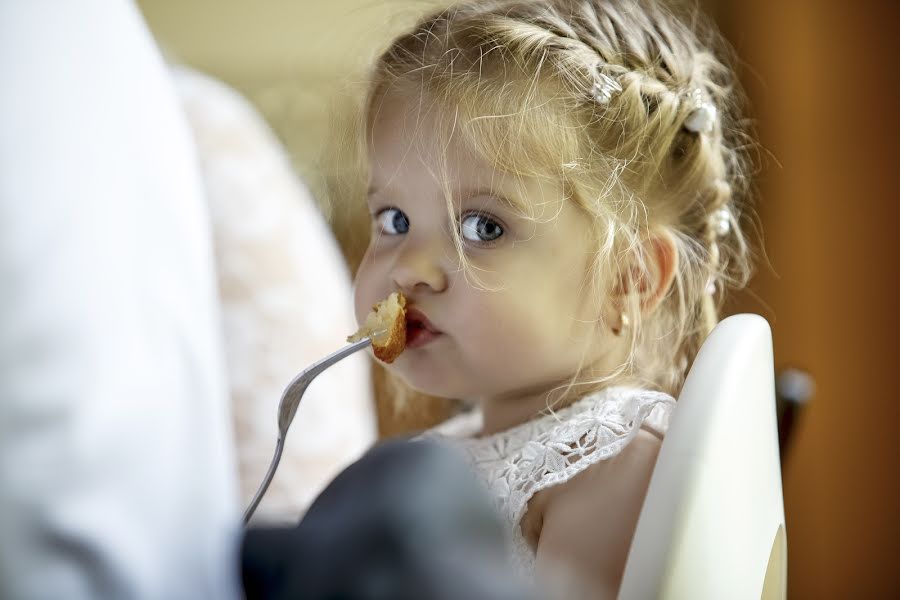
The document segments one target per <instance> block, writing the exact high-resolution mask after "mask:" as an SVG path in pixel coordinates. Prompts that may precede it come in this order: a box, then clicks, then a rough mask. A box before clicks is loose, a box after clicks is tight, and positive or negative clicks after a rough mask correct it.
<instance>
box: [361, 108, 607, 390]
mask: <svg viewBox="0 0 900 600" xmlns="http://www.w3.org/2000/svg"><path fill="white" fill-rule="evenodd" d="M417 106H418V104H417V102H415V101H404V100H402V99H398V98H396V97H394V98H386V99H385V101H384V103H383V104H382V105H381V106H380V108H379V109H378V112H377V115H376V116H375V118H374V122H373V129H372V138H371V144H370V147H369V152H370V161H371V179H370V182H369V184H370V185H369V195H368V205H369V211H370V213H371V215H372V217H371V222H372V237H371V241H370V243H369V247H368V250H367V251H366V254H365V257H364V258H363V261H362V264H361V266H360V268H359V271H358V273H357V277H356V288H355V304H356V317H357V319H358V320H359V321H360V322H362V321H363V320H364V318H365V316H366V314H367V313H368V311H369V310H371V308H372V305H373V304H375V303H376V302H378V301H380V300H382V299H383V298H385V297H386V296H388V295H389V294H390V293H391V292H393V291H396V290H400V291H402V292H403V293H404V294H405V295H406V297H407V300H408V302H409V304H408V309H409V314H408V328H409V333H408V346H407V349H406V350H405V351H404V352H403V353H402V354H401V355H400V357H399V358H398V359H397V360H396V361H395V362H394V363H393V364H392V365H391V366H390V367H389V368H391V369H392V370H393V371H394V372H395V373H396V374H398V375H399V376H400V377H401V378H402V379H404V380H405V381H406V382H407V383H408V384H409V385H410V386H412V387H413V388H414V389H417V390H419V391H421V392H425V393H427V394H431V395H435V396H442V397H449V398H465V399H490V398H493V399H502V398H515V397H516V396H517V395H525V394H529V395H533V394H535V393H541V392H542V391H549V390H550V389H552V388H554V387H556V386H557V385H559V384H561V383H566V382H567V381H568V380H569V378H570V377H571V376H572V375H573V374H574V373H575V372H576V371H577V370H578V368H579V366H580V365H581V364H582V362H583V361H584V365H585V366H589V365H591V364H594V363H596V362H597V361H598V360H602V358H603V352H602V350H600V348H601V347H602V346H603V344H602V343H598V338H599V337H600V336H603V335H604V333H603V330H602V328H601V327H600V325H599V324H598V319H599V318H600V317H601V311H603V302H602V301H601V300H600V299H599V298H597V293H596V292H595V291H594V290H593V289H592V288H591V286H590V278H589V270H590V265H591V262H592V259H593V256H594V250H595V249H594V245H593V244H592V242H591V236H590V228H589V223H588V220H587V218H586V216H585V215H584V213H583V212H582V210H581V209H580V208H578V207H577V206H576V205H575V204H574V203H573V202H571V201H566V200H565V199H564V191H563V188H562V186H561V185H558V184H556V183H553V182H549V181H544V180H538V179H528V178H525V179H523V178H520V177H511V176H509V175H505V174H503V173H500V172H497V171H496V170H495V169H494V168H492V166H491V165H489V164H487V163H486V162H483V161H481V160H479V159H478V158H477V157H476V155H475V154H473V153H472V152H471V151H469V150H467V149H466V148H464V147H462V145H461V144H459V143H454V142H451V144H450V145H449V146H448V147H447V148H445V149H442V148H441V147H440V143H439V141H438V139H437V136H436V135H435V134H434V133H433V132H435V131H436V130H437V123H436V121H435V120H434V119H433V118H428V117H420V116H419V115H417V114H416V111H417ZM442 152H444V156H445V157H446V158H445V164H444V168H445V169H446V171H445V173H446V176H447V177H448V181H449V184H450V191H451V192H452V206H453V210H452V213H453V214H452V217H451V215H450V214H448V209H447V203H446V200H445V193H444V185H442V181H443V176H442V165H441V161H440V160H439V157H440V156H441V153H442ZM504 198H509V199H515V201H516V202H519V203H525V204H526V205H527V206H530V207H532V209H533V210H531V211H529V212H531V213H533V217H534V218H527V217H525V216H523V215H522V214H521V211H519V210H516V209H514V208H512V206H511V205H510V202H509V201H506V200H504ZM451 228H456V229H457V231H458V232H459V234H460V239H461V240H462V251H463V253H464V255H465V257H466V259H467V261H468V267H467V269H465V268H463V264H462V263H461V261H460V258H459V254H458V250H457V247H456V245H455V243H454V238H453V236H452V234H451ZM423 323H424V324H425V327H424V328H423V326H422V325H423Z"/></svg>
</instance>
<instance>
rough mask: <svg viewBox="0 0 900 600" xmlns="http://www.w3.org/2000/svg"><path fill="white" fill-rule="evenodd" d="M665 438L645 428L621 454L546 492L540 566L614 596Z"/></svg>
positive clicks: (595, 593)
mask: <svg viewBox="0 0 900 600" xmlns="http://www.w3.org/2000/svg"><path fill="white" fill-rule="evenodd" d="M661 444H662V441H661V440H660V438H659V437H657V436H656V435H655V434H653V433H651V432H649V431H646V430H643V429H642V430H641V431H640V432H639V433H638V435H637V436H636V437H635V439H634V440H632V441H631V443H629V444H628V446H626V447H625V448H624V449H623V450H622V452H620V453H619V454H618V455H616V456H614V457H612V458H610V459H608V460H604V461H600V462H598V463H596V464H593V465H591V466H590V467H588V468H587V469H585V470H584V471H583V472H582V473H580V474H579V475H577V476H575V477H574V478H572V479H571V480H570V481H568V482H566V483H564V484H561V485H559V486H557V487H555V488H552V489H551V490H546V491H547V492H551V493H549V494H546V496H545V498H543V503H542V504H543V506H542V509H543V510H542V517H543V518H542V524H541V530H540V533H539V536H538V543H537V568H538V570H539V571H541V572H544V573H548V572H549V573H553V572H555V573H556V574H558V573H559V571H560V570H564V571H565V572H566V573H567V576H571V577H574V578H576V579H578V580H579V581H580V582H581V583H582V584H583V585H585V586H587V587H586V589H587V590H589V592H588V593H587V594H586V595H585V597H590V598H606V597H609V598H614V597H615V595H616V593H617V591H618V587H619V583H620V582H621V578H622V573H623V571H624V569H625V561H626V559H627V557H628V549H629V547H630V545H631V539H632V537H633V536H634V529H635V527H636V526H637V520H638V516H639V515H640V511H641V506H642V505H643V501H644V497H645V496H646V493H647V486H648V485H649V483H650V476H651V474H652V473H653V467H654V466H655V464H656V458H657V456H658V454H659V448H660V445H661Z"/></svg>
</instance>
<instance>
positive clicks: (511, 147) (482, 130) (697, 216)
mask: <svg viewBox="0 0 900 600" xmlns="http://www.w3.org/2000/svg"><path fill="white" fill-rule="evenodd" d="M702 23H703V21H702V20H701V19H699V17H698V15H696V14H687V16H680V15H678V14H676V13H675V12H674V11H673V10H672V9H671V8H669V7H666V6H663V5H662V4H660V3H659V2H656V1H653V0H612V1H610V0H604V1H602V2H601V1H598V0H581V1H575V0H537V1H521V0H520V1H490V0H488V1H480V2H473V3H464V4H459V5H456V6H453V7H451V8H448V9H445V10H442V11H439V12H437V13H435V14H432V15H429V16H427V17H426V18H424V19H423V20H421V21H420V22H419V23H418V24H417V25H416V26H415V27H414V28H413V29H412V30H411V31H409V32H407V33H406V34H404V35H401V36H400V37H398V38H397V39H395V40H394V41H393V43H391V45H390V46H389V47H388V49H387V50H386V51H385V52H384V53H383V54H382V55H381V56H380V58H379V59H378V60H377V62H376V65H375V68H374V70H373V75H372V82H371V86H370V92H369V96H368V100H367V105H366V115H367V116H366V118H367V119H368V120H369V125H371V119H372V117H373V116H374V114H375V113H376V112H377V109H378V105H379V103H380V102H381V100H382V99H383V98H384V97H385V96H386V95H387V94H389V93H392V92H400V93H402V92H405V91H410V90H417V91H418V92H419V93H422V94H423V96H422V97H427V98H429V99H431V100H432V101H433V104H434V107H435V108H436V109H437V112H438V113H440V114H442V115H445V116H446V120H447V122H448V123H449V125H448V127H447V130H446V131H445V132H444V133H445V134H447V133H448V132H449V131H451V130H452V132H453V133H452V134H449V135H458V136H461V137H462V139H463V140H464V141H465V142H466V143H467V145H468V147H470V148H472V149H473V150H475V151H476V152H478V153H479V155H480V156H481V157H483V158H484V159H485V160H487V161H489V162H490V163H492V164H493V165H494V166H495V167H496V168H498V169H501V170H503V171H505V172H508V173H513V174H518V175H523V176H530V177H546V178H554V179H555V180H557V181H561V182H563V183H564V186H565V189H566V190H567V196H568V198H569V199H571V201H573V202H575V203H577V205H578V206H579V207H580V208H581V209H582V210H583V211H584V212H585V213H586V214H587V215H588V216H589V217H590V218H591V220H592V223H593V224H594V231H595V234H596V244H597V245H596V248H597V252H596V260H595V268H594V277H593V278H592V280H593V281H592V283H593V286H594V289H595V290H596V292H597V293H604V292H606V291H609V290H610V289H612V286H614V285H615V284H616V282H624V284H625V287H626V289H632V290H633V289H637V288H638V286H640V285H641V281H642V280H644V279H645V277H646V276H647V274H648V273H647V271H648V269H650V268H651V265H650V264H649V260H648V257H647V255H646V251H647V247H646V244H645V242H646V241H647V239H648V237H649V236H650V232H651V231H667V232H669V233H670V234H671V235H672V237H673V238H674V239H675V241H676V247H677V253H678V265H679V268H678V271H677V273H676V274H675V279H674V283H673V285H672V287H671V289H670V290H669V292H668V293H667V295H666V296H665V298H664V299H663V300H662V302H661V303H660V305H659V307H658V308H657V310H656V311H655V312H653V313H652V315H651V316H650V318H646V319H641V318H640V306H639V304H640V299H639V297H638V296H637V295H636V294H630V295H628V296H627V297H628V298H629V301H628V302H629V304H628V305H626V306H624V307H623V310H624V311H625V314H627V315H629V317H630V319H631V322H632V325H631V327H629V329H628V330H627V331H628V335H629V336H630V343H631V348H630V352H629V360H628V362H627V364H625V365H622V367H621V368H620V369H619V370H617V371H616V373H614V374H612V375H610V376H609V377H607V378H602V382H603V383H608V382H609V381H610V380H619V381H621V380H626V379H627V380H634V381H637V382H639V383H640V384H642V385H646V386H650V387H655V388H657V389H661V390H664V391H667V392H669V393H673V394H677V392H678V390H679V389H680V387H681V384H682V383H683V380H684V377H685V375H686V372H687V369H688V368H689V366H690V364H691V363H692V361H693V359H694V357H695V355H696V353H697V351H698V350H699V347H700V345H701V343H702V342H703V340H704V339H705V338H706V336H707V335H708V333H709V331H710V330H711V329H712V327H713V326H714V325H715V323H716V322H717V320H718V312H719V309H720V306H721V302H722V299H723V291H724V289H725V287H726V286H742V285H744V284H745V283H746V281H747V279H748V278H749V274H750V252H749V249H748V245H747V243H746V238H745V236H744V234H743V233H742V230H741V222H742V214H743V212H744V206H745V202H746V198H747V197H748V195H749V187H750V186H749V185H748V177H747V173H748V166H749V164H750V161H749V160H748V157H749V154H748V150H749V149H751V148H752V147H753V144H752V138H751V136H750V135H749V133H748V132H747V131H746V130H745V129H744V128H743V127H742V122H741V120H740V116H739V109H740V105H741V100H742V95H741V92H740V89H739V88H738V86H737V84H736V81H735V77H734V75H733V71H732V69H731V68H730V67H729V66H728V62H727V60H726V59H725V57H724V56H723V55H722V54H721V49H722V48H724V44H722V43H721V41H720V39H719V38H718V36H717V35H716V34H715V33H714V31H713V29H712V28H710V27H709V26H708V25H701V24H702ZM717 49H718V50H717ZM717 52H718V54H717ZM604 81H613V82H615V83H616V84H617V88H616V91H615V93H612V94H610V95H609V97H608V98H599V99H598V98H596V97H595V94H594V93H593V90H594V89H595V84H597V83H598V82H599V83H600V84H603V82H604ZM698 98H700V99H702V100H703V101H704V102H708V103H710V104H711V105H712V106H714V107H715V111H714V112H712V113H711V114H708V115H707V116H708V117H713V119H714V120H713V121H712V122H711V123H710V125H711V128H710V129H709V130H708V131H695V130H694V129H696V127H691V128H688V127H686V126H685V125H686V122H687V121H688V119H689V118H691V117H692V116H693V115H695V114H696V113H695V111H696V110H697V109H698ZM607 100H608V101H607ZM366 130H367V131H368V127H367V128H366ZM367 135H368V134H367ZM523 210H525V207H523ZM726 226H727V227H726ZM726 229H727V231H726ZM711 285H714V286H715V290H714V291H711V290H710V289H709V288H710V286H711ZM600 381H601V380H597V379H594V380H591V382H588V383H594V384H596V383H598V382H600ZM573 382H574V379H573Z"/></svg>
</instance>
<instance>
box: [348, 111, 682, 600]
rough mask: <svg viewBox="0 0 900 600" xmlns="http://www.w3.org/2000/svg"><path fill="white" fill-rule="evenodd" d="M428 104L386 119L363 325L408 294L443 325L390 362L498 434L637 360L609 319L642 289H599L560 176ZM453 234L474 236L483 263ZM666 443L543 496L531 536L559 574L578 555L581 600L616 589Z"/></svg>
mask: <svg viewBox="0 0 900 600" xmlns="http://www.w3.org/2000/svg"><path fill="white" fill-rule="evenodd" d="M418 100H419V99H409V98H401V97H390V96H389V97H386V98H384V99H383V101H382V102H381V103H380V105H379V108H378V110H377V113H376V114H375V115H374V116H373V120H372V130H371V136H370V147H369V156H370V166H371V178H370V193H369V196H368V205H369V211H370V213H371V214H372V237H371V242H370V245H369V248H368V250H367V252H366V255H365V257H364V259H363V261H362V263H361V266H360V268H359V271H358V273H357V278H356V287H355V306H356V316H357V319H358V320H359V321H360V322H363V320H364V319H365V316H366V314H367V312H368V311H369V310H370V309H371V306H372V305H373V304H375V303H376V302H378V301H380V300H382V299H383V298H385V297H386V296H388V295H389V294H390V293H391V292H394V291H397V290H400V291H402V292H403V293H404V295H406V297H407V299H408V302H409V304H410V305H411V306H414V307H416V308H417V309H418V310H420V311H421V312H422V313H424V314H425V315H426V317H427V318H428V320H429V321H430V322H431V324H432V325H433V326H434V327H435V328H436V329H437V330H439V331H440V332H441V334H440V335H439V336H437V337H436V338H435V339H434V340H432V341H431V342H430V343H428V344H426V345H424V346H422V347H419V348H407V350H405V351H404V352H403V353H402V354H401V355H400V356H399V358H398V359H397V360H396V361H395V362H394V363H393V364H392V365H390V367H389V368H390V369H392V370H393V371H394V372H395V373H396V374H398V375H399V376H400V377H401V378H402V379H404V380H405V381H406V382H407V383H408V384H409V385H410V386H411V387H413V388H415V389H417V390H419V391H422V392H425V393H428V394H431V395H435V396H441V397H448V398H465V399H470V400H475V401H477V402H479V403H480V405H481V408H482V411H483V415H484V430H483V432H482V433H483V434H490V433H493V432H496V431H500V430H503V429H506V428H509V427H511V426H514V425H517V424H520V423H522V422H525V421H527V420H529V419H531V418H533V417H534V416H536V415H537V414H539V413H540V412H541V411H543V410H545V409H546V408H547V405H548V401H549V400H550V399H551V398H552V396H551V393H552V392H553V391H554V390H555V389H557V388H559V386H561V385H564V384H565V383H566V382H568V381H569V379H570V378H571V377H572V375H573V374H575V373H576V372H577V371H578V369H579V367H580V366H581V367H584V368H586V369H587V371H588V372H593V373H598V374H602V373H608V372H610V371H611V370H612V369H614V368H615V367H616V366H617V365H618V364H620V363H621V362H622V361H623V360H624V358H625V356H626V354H625V353H626V348H625V341H624V340H625V337H626V336H617V335H615V334H614V333H613V332H612V331H611V330H610V326H611V325H613V326H614V325H616V324H617V323H618V322H619V315H620V314H621V308H620V307H621V306H623V305H624V304H623V298H622V294H625V293H630V292H631V291H629V290H622V289H614V290H610V292H609V293H608V294H606V295H599V294H597V293H596V291H595V290H593V289H590V288H589V287H587V282H588V281H589V279H588V275H589V269H590V265H591V261H592V259H593V256H594V252H595V251H596V248H595V246H594V244H593V242H592V238H591V227H590V225H591V224H590V222H589V220H588V218H587V217H586V215H585V213H584V212H583V211H582V210H581V209H580V208H579V207H578V206H577V205H576V204H575V203H574V202H572V201H570V200H567V199H566V198H565V193H564V188H563V186H562V183H561V182H555V181H548V180H540V179H535V178H525V177H513V176H511V175H509V174H506V173H501V172H498V171H497V170H496V169H494V168H493V167H492V166H491V165H490V164H488V163H486V162H484V161H483V160H481V159H479V157H478V156H477V155H475V154H474V153H473V152H471V151H470V150H469V149H468V148H466V147H464V146H463V144H462V143H461V142H459V140H458V139H453V140H451V142H450V144H449V145H448V146H446V147H442V146H441V143H440V141H439V140H438V139H437V137H436V136H435V135H434V134H433V133H432V132H434V131H436V130H437V125H438V123H437V122H436V121H435V120H434V119H435V117H434V116H433V115H428V114H425V115H423V114H419V112H418V107H419V106H420V104H419V102H418ZM441 157H445V160H446V162H445V163H442V161H441ZM442 165H443V168H445V169H446V171H445V173H446V176H447V181H449V182H450V186H451V193H452V212H453V218H452V219H451V217H450V215H449V214H448V210H447V203H446V200H445V194H444V186H443V184H442V181H443V178H442V176H441V173H442ZM518 203H521V204H524V205H526V206H529V207H531V209H532V210H531V215H532V216H533V217H534V218H526V217H525V216H523V215H522V214H521V212H520V211H518V210H516V209H515V208H513V205H516V204H518ZM451 228H458V229H457V230H461V231H462V235H463V252H464V254H465V257H466V259H467V261H468V265H469V270H468V271H467V270H466V269H464V268H463V266H462V264H461V260H460V256H459V254H458V251H457V248H456V246H455V243H454V238H453V236H452V234H451V231H452V229H451ZM498 233H500V235H498ZM648 250H649V252H650V254H651V257H652V258H653V261H652V262H653V269H651V272H652V274H653V280H652V281H646V282H642V284H641V285H640V288H641V289H640V293H641V294H642V295H643V297H642V300H641V306H642V309H643V310H644V312H645V314H648V315H649V314H650V313H651V312H652V311H653V309H654V308H655V306H656V305H657V304H658V302H659V300H660V299H661V298H662V296H663V295H664V293H665V291H666V290H667V289H668V286H669V285H670V284H671V281H672V277H673V276H674V273H675V269H676V266H677V264H676V259H675V257H676V254H675V247H674V242H673V241H672V240H671V238H669V237H668V236H666V235H664V234H660V235H657V236H655V237H653V238H651V239H649V240H648ZM467 273H468V276H467ZM473 275H474V277H473ZM634 293H637V292H634ZM658 446H659V440H658V438H656V437H655V436H654V435H652V434H650V433H648V432H643V431H642V432H641V434H640V435H639V436H638V438H637V439H636V440H635V441H634V442H632V443H631V444H630V445H629V446H628V448H626V449H625V450H624V451H623V452H622V453H621V454H620V455H619V456H618V457H616V458H615V459H612V460H609V461H602V462H601V463H598V464H597V465H594V466H592V467H591V468H588V469H587V470H586V471H585V472H583V473H582V474H580V475H579V476H577V477H575V478H573V479H572V480H571V481H569V482H567V483H564V484H560V485H558V486H554V487H552V488H550V489H548V490H544V491H542V492H540V493H538V494H536V495H535V496H534V497H533V498H532V501H531V502H530V504H529V509H528V513H527V514H526V517H525V519H523V523H522V527H523V532H524V533H525V534H526V539H528V540H529V541H530V542H531V543H532V544H533V546H534V547H535V549H536V551H537V557H538V570H539V571H541V572H544V573H547V574H548V577H549V576H551V575H552V574H553V573H559V572H560V566H561V565H563V566H565V574H564V578H565V579H566V580H567V581H570V582H578V584H577V586H578V588H579V590H580V591H578V592H576V591H575V590H570V591H571V592H572V595H570V596H569V597H577V596H579V595H581V596H583V597H592V598H593V597H613V596H614V594H615V590H617V589H618V582H619V581H620V579H621V571H622V566H623V565H624V561H625V556H626V555H627V549H628V545H629V544H630V540H631V536H632V535H633V531H634V526H635V524H636V519H637V512H638V511H639V509H640V506H641V503H642V501H643V496H644V494H645V493H646V486H647V482H648V481H649V473H650V472H651V471H652V467H653V464H654V463H655V459H656V452H657V451H658ZM611 594H612V595H611Z"/></svg>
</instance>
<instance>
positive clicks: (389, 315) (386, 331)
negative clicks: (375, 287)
mask: <svg viewBox="0 0 900 600" xmlns="http://www.w3.org/2000/svg"><path fill="white" fill-rule="evenodd" d="M367 337H370V338H372V350H374V351H375V358H377V359H379V360H382V361H384V362H386V363H392V362H394V359H396V358H397V357H398V356H400V353H401V352H403V349H404V348H405V347H406V298H405V297H404V296H403V294H402V293H400V292H394V293H393V294H391V295H390V296H388V297H387V298H386V299H384V300H382V301H381V302H379V303H378V304H376V305H375V306H373V307H372V312H370V313H369V314H368V316H366V321H365V323H363V325H362V327H360V328H359V330H358V331H357V332H356V333H354V334H353V335H351V336H350V337H348V338H347V341H348V342H358V341H360V340H361V339H363V338H367Z"/></svg>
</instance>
